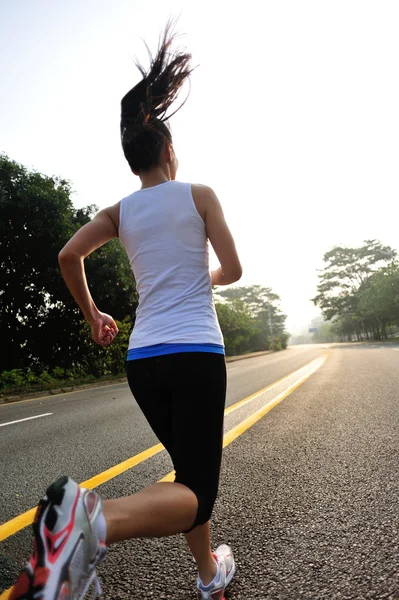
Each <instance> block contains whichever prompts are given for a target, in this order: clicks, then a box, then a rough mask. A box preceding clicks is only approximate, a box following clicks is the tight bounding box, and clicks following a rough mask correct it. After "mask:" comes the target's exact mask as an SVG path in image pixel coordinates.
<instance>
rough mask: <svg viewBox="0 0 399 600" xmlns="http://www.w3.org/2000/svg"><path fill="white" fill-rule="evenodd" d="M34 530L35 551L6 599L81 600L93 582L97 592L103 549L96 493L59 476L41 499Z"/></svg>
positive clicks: (102, 527) (104, 548) (101, 518)
mask: <svg viewBox="0 0 399 600" xmlns="http://www.w3.org/2000/svg"><path fill="white" fill-rule="evenodd" d="M33 534H34V540H33V555H32V557H31V558H30V560H29V562H28V564H27V566H26V567H25V569H24V570H23V571H22V573H21V574H20V576H19V577H18V580H17V582H16V584H15V586H14V588H13V590H12V593H11V597H10V600H81V599H83V598H84V597H85V595H86V594H87V592H88V590H89V589H90V587H91V585H92V584H94V586H95V597H96V596H97V595H101V586H100V582H99V580H98V577H97V574H96V566H97V565H98V564H99V563H101V562H102V561H103V560H104V558H105V555H106V552H107V549H106V546H105V520H104V516H103V514H102V505H101V500H100V498H99V496H98V495H97V494H96V492H93V491H92V490H87V489H85V488H80V487H79V486H78V484H77V483H76V482H75V481H73V480H72V479H70V478H69V477H60V479H58V480H57V481H56V482H55V483H53V484H52V485H51V486H50V487H49V488H48V490H47V492H46V495H45V496H44V498H43V499H42V500H40V502H39V506H38V508H37V511H36V515H35V520H34V523H33Z"/></svg>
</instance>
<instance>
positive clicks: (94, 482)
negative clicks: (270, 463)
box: [0, 351, 331, 600]
mask: <svg viewBox="0 0 399 600" xmlns="http://www.w3.org/2000/svg"><path fill="white" fill-rule="evenodd" d="M330 355H331V351H330V352H329V353H328V354H327V355H326V356H323V357H322V358H319V359H315V360H313V361H311V362H310V363H308V364H307V365H306V366H305V367H302V368H301V369H298V370H297V371H294V372H293V373H291V374H290V375H287V376H286V377H283V378H282V379H279V380H278V381H277V382H275V383H273V384H271V385H269V386H267V387H265V388H263V390H260V391H259V392H257V393H256V394H252V395H251V396H248V398H244V400H241V401H240V402H237V403H236V404H234V405H233V406H231V407H230V409H231V410H230V412H232V410H233V409H235V407H237V408H240V407H241V406H243V405H244V404H246V403H247V402H250V401H251V400H254V399H255V398H257V397H258V396H260V395H261V394H263V393H264V392H266V391H268V390H270V389H271V388H273V387H275V386H276V385H277V384H278V383H281V382H282V381H284V379H288V378H289V377H292V375H294V374H295V373H298V372H299V371H302V370H304V369H306V368H307V367H309V366H310V365H311V364H312V363H316V364H315V366H314V367H313V368H312V369H311V370H310V371H308V372H307V373H305V375H303V376H302V377H301V378H300V379H299V380H297V381H296V382H295V383H294V384H292V385H291V386H290V387H289V388H287V389H286V390H285V391H284V392H282V393H281V394H278V396H276V397H275V398H273V399H272V400H270V401H269V402H268V403H267V404H265V405H264V406H262V407H261V408H259V409H258V410H257V411H255V412H254V413H253V414H252V415H250V416H249V417H247V418H246V419H244V420H243V421H242V422H241V423H239V424H238V425H236V426H235V427H233V428H232V429H230V431H228V432H227V433H226V434H225V435H224V437H223V448H225V447H226V446H228V445H229V444H231V442H233V441H234V440H235V439H236V438H238V437H239V436H240V435H242V434H243V433H244V432H245V431H247V429H249V428H250V427H252V426H253V425H254V424H255V423H256V422H257V421H259V420H260V419H261V418H262V417H264V416H265V415H266V414H267V413H268V412H270V411H271V410H272V409H273V408H274V407H275V406H277V404H279V403H280V402H282V401H283V400H284V399H285V398H287V396H289V395H290V394H292V392H294V391H295V390H296V389H298V388H299V387H300V386H301V385H302V384H303V383H304V382H305V381H306V380H307V379H309V377H310V376H311V375H313V373H315V372H316V371H318V369H320V367H321V366H322V365H323V364H324V363H325V361H326V360H327V359H328V358H329V357H330ZM228 410H229V409H227V410H226V413H225V414H227V412H228ZM161 450H163V446H162V444H157V445H156V446H153V447H152V448H149V449H148V450H145V451H144V452H141V453H140V454H137V455H136V456H133V457H132V458H130V459H128V460H126V461H124V462H122V463H120V464H119V465H116V466H115V467H111V469H108V470H107V471H104V472H103V473H100V474H99V475H96V476H95V477H92V478H91V479H88V480H87V481H84V482H82V483H81V484H80V485H81V486H82V487H87V488H90V489H93V488H94V487H96V486H98V485H101V483H104V482H105V481H109V480H110V479H112V478H114V477H116V476H117V475H119V474H120V473H122V472H123V471H126V470H127V469H130V468H131V467H133V466H135V465H137V464H139V463H140V462H143V461H144V460H146V459H147V458H149V457H150V456H153V455H154V454H157V453H158V452H160V451H161ZM147 454H148V455H147ZM145 455H147V456H145ZM144 456H145V457H144ZM128 463H129V464H130V466H127V467H126V468H123V467H122V465H127V464H128ZM112 473H113V474H112ZM106 474H108V475H106ZM174 477H175V473H174V471H171V472H170V473H168V474H167V475H165V477H163V478H162V479H160V480H159V482H158V483H162V482H166V481H173V480H174ZM35 511H36V508H34V509H32V510H29V511H27V512H26V513H23V514H22V515H19V517H16V518H15V519H12V520H11V521H8V522H7V523H5V524H4V525H1V526H0V541H2V540H3V539H6V537H9V536H10V535H13V533H16V532H17V531H19V530H20V529H23V528H24V527H26V526H27V525H30V523H32V521H33V517H34V514H35ZM18 519H20V520H21V521H20V522H19V523H18V528H17V529H15V526H16V521H18ZM22 522H24V524H23V525H22V526H19V525H20V524H21V523H22ZM11 524H14V526H13V529H15V531H12V532H11V533H9V534H8V535H6V536H5V537H1V535H2V534H3V528H6V527H7V526H9V525H11ZM5 531H7V529H4V532H5ZM12 589H13V588H12V587H11V588H9V589H8V590H5V592H3V593H2V594H1V595H0V600H8V599H9V598H10V596H11V592H12Z"/></svg>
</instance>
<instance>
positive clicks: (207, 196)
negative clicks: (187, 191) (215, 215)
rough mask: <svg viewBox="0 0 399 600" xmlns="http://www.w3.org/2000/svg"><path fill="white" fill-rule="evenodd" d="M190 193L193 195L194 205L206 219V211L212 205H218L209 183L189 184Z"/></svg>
mask: <svg viewBox="0 0 399 600" xmlns="http://www.w3.org/2000/svg"><path fill="white" fill-rule="evenodd" d="M191 193H192V195H193V199H194V203H195V206H196V208H197V210H198V212H199V214H200V215H201V217H202V218H203V220H204V221H205V220H206V215H207V212H209V209H210V208H211V207H212V206H215V205H220V204H219V200H218V198H217V196H216V194H215V192H214V191H213V189H212V188H211V187H209V185H202V184H201V183H192V184H191Z"/></svg>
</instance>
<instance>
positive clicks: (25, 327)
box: [0, 155, 137, 371]
mask: <svg viewBox="0 0 399 600" xmlns="http://www.w3.org/2000/svg"><path fill="white" fill-rule="evenodd" d="M95 210H96V208H95V207H94V206H89V207H87V208H85V209H78V210H76V209H75V208H74V207H73V204H72V201H71V188H70V185H69V183H68V182H66V181H65V180H62V179H59V178H54V177H47V176H45V175H42V174H40V173H37V172H34V171H29V170H28V169H26V168H25V167H23V166H22V165H20V164H18V163H16V162H14V161H12V160H10V159H9V158H8V157H7V156H5V155H0V256H1V258H0V277H1V283H0V299H1V304H0V317H1V321H2V324H3V327H4V328H5V331H6V336H7V352H4V353H2V354H1V358H0V371H3V370H7V371H9V370H12V369H20V368H34V369H37V370H45V369H51V368H52V367H55V366H60V367H64V368H65V369H69V368H72V367H74V366H75V365H76V363H78V362H79V361H81V360H83V358H82V356H83V355H82V352H83V351H84V348H85V343H84V342H83V341H82V339H81V322H82V315H81V313H80V311H79V309H78V307H77V306H76V303H75V301H74V300H73V298H72V297H71V295H70V293H69V291H68V290H67V288H66V286H65V284H64V282H63V279H62V276H61V273H60V270H59V266H58V252H59V251H60V249H61V248H62V247H63V245H64V244H65V243H66V242H67V241H68V239H69V238H70V237H71V236H72V235H73V233H74V232H75V231H76V230H77V229H78V228H79V227H80V226H81V225H83V224H84V223H87V222H88V221H89V219H91V218H92V216H93V214H94V213H95ZM86 268H87V275H88V282H89V285H90V288H91V291H92V293H93V296H94V298H95V301H96V303H97V304H98V306H99V307H100V309H101V310H104V311H105V312H109V313H111V314H113V316H114V317H115V318H117V319H120V320H121V319H123V318H124V317H125V316H127V315H134V311H135V307H136V305H137V294H136V290H135V285H134V280H133V277H132V275H131V273H130V266H129V262H128V259H127V256H126V254H125V252H124V250H123V248H122V247H121V245H120V243H119V242H118V241H117V240H114V241H111V242H110V243H109V244H107V245H106V246H104V247H103V248H101V249H99V250H98V251H97V252H95V253H94V254H93V255H92V256H90V258H89V259H87V260H86Z"/></svg>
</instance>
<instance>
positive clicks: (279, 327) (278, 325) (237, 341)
mask: <svg viewBox="0 0 399 600" xmlns="http://www.w3.org/2000/svg"><path fill="white" fill-rule="evenodd" d="M216 294H217V296H219V297H220V299H221V301H222V302H218V303H217V304H216V309H217V312H218V316H219V322H220V325H221V328H222V331H223V335H224V338H225V345H226V352H227V354H238V353H243V352H248V351H257V350H268V349H270V348H272V347H273V348H274V349H276V350H279V349H281V348H286V346H287V341H288V335H287V333H286V331H285V320H286V316H285V315H284V314H283V313H282V312H281V309H280V304H279V303H280V297H279V295H278V294H276V293H275V292H273V290H272V289H271V288H268V287H264V286H261V285H252V286H241V287H231V288H227V289H224V290H217V292H216ZM233 340H234V343H233Z"/></svg>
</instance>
